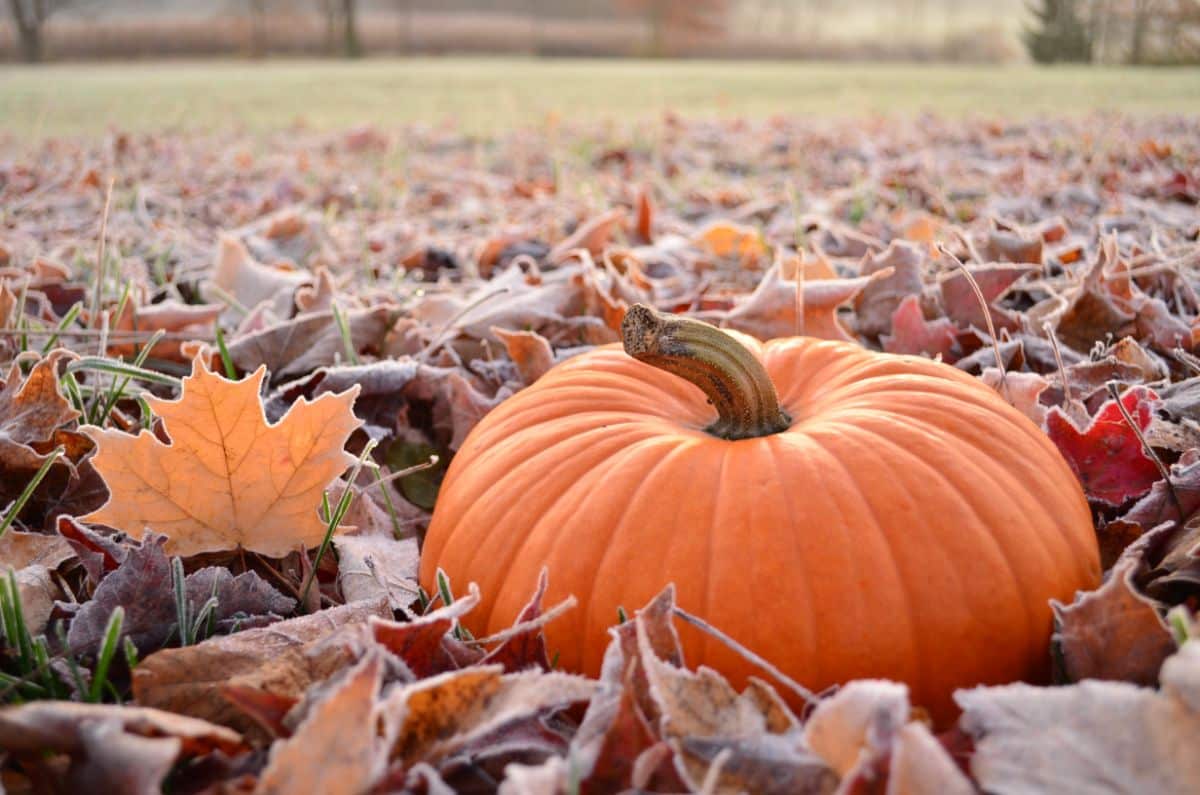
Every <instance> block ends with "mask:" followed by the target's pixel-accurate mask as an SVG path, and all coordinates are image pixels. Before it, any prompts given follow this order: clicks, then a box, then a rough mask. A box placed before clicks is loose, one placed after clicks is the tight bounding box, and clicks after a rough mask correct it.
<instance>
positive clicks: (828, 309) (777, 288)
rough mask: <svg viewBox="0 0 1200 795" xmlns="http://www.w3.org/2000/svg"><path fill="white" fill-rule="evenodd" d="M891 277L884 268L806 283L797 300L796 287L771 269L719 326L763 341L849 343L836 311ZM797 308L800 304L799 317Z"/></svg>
mask: <svg viewBox="0 0 1200 795" xmlns="http://www.w3.org/2000/svg"><path fill="white" fill-rule="evenodd" d="M891 275H892V269H891V268H883V269H881V270H878V271H875V272H874V273H872V274H870V275H869V276H860V277H858V278H856V279H819V280H816V281H805V282H804V289H803V290H802V292H803V296H802V298H800V299H797V296H796V283H795V282H794V281H788V280H785V279H783V278H782V277H781V276H780V274H779V268H778V267H772V268H770V269H769V270H768V271H767V272H766V273H765V274H764V275H763V278H762V281H761V282H759V284H758V287H756V288H755V289H754V292H753V293H751V294H750V295H749V296H747V297H746V298H745V299H743V300H741V301H739V302H738V304H737V306H735V307H734V308H733V309H731V310H729V311H728V312H727V313H726V314H725V317H724V319H723V320H722V322H721V325H722V326H724V327H726V328H732V329H737V330H738V331H744V332H746V333H747V334H753V335H754V336H756V337H758V338H759V339H763V340H769V339H774V338H776V337H791V336H795V335H797V334H801V335H803V336H806V337H817V338H818V339H825V340H850V339H853V337H851V336H850V333H849V332H848V331H846V328H845V327H844V326H843V325H842V323H841V321H839V320H838V317H837V310H838V307H840V306H842V305H843V304H845V303H847V302H848V301H851V300H852V299H853V298H854V297H855V296H856V295H858V294H859V292H861V291H862V290H863V288H865V287H866V286H867V285H868V284H870V283H871V282H873V281H877V280H881V279H886V278H888V277H889V276H891ZM800 304H803V312H802V313H801V309H800Z"/></svg>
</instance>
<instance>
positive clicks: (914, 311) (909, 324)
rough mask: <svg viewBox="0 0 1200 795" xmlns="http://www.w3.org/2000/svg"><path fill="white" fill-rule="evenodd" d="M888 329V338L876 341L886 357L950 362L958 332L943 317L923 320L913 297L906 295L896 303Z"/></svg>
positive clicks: (915, 297) (918, 305) (918, 303)
mask: <svg viewBox="0 0 1200 795" xmlns="http://www.w3.org/2000/svg"><path fill="white" fill-rule="evenodd" d="M891 329H892V333H891V335H887V334H884V335H883V336H882V337H881V338H880V341H881V342H882V343H883V349H884V350H885V351H887V352H888V353H907V354H923V355H925V356H929V357H934V356H940V357H942V360H943V361H947V362H951V361H953V357H952V353H953V351H954V347H955V341H956V340H957V339H958V328H957V327H956V326H955V325H954V323H952V322H951V321H949V320H947V319H946V318H944V317H942V318H938V319H937V320H926V319H925V314H924V312H923V311H922V310H921V299H920V298H918V297H917V296H915V295H910V296H908V297H907V298H905V299H904V300H903V301H901V302H900V305H899V306H898V307H897V308H896V312H895V314H894V315H892V322H891Z"/></svg>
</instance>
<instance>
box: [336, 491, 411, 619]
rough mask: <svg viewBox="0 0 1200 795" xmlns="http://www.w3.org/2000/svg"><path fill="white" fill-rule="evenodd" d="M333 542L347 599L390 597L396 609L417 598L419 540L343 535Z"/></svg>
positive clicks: (389, 600) (389, 601) (406, 605)
mask: <svg viewBox="0 0 1200 795" xmlns="http://www.w3.org/2000/svg"><path fill="white" fill-rule="evenodd" d="M359 499H362V500H367V499H370V498H369V497H366V496H365V495H364V496H363V497H360V498H359ZM333 543H334V546H335V547H337V552H338V583H339V584H340V585H341V587H342V594H343V595H344V596H345V597H346V601H347V602H358V601H361V600H363V599H370V600H372V601H374V600H376V599H379V598H380V597H386V598H387V600H388V604H390V605H391V606H392V609H393V610H403V609H405V608H406V607H408V606H409V605H410V604H412V603H413V602H414V601H416V598H417V590H418V587H417V558H418V553H417V541H416V539H414V538H408V539H404V540H403V541H398V540H396V539H394V538H392V537H390V536H378V535H371V536H363V535H339V536H338V537H337V538H335V539H334V540H333Z"/></svg>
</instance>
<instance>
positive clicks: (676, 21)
mask: <svg viewBox="0 0 1200 795" xmlns="http://www.w3.org/2000/svg"><path fill="white" fill-rule="evenodd" d="M617 6H618V7H619V8H621V9H623V10H626V11H632V12H635V13H640V14H641V15H642V16H643V18H644V19H645V20H646V25H647V27H649V28H650V46H649V51H650V54H651V55H654V56H656V57H657V56H662V55H666V54H667V52H668V39H669V38H670V37H671V36H673V35H676V34H684V35H692V36H694V35H697V34H700V35H703V34H712V33H715V32H717V31H720V30H722V29H724V26H725V22H726V21H727V18H728V15H729V6H730V0H617Z"/></svg>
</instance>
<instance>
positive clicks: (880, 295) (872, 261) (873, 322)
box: [854, 241, 925, 337]
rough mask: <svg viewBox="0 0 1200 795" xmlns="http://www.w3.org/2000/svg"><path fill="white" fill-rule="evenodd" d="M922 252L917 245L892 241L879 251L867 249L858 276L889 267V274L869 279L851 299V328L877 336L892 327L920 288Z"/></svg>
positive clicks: (896, 332) (894, 332) (897, 333)
mask: <svg viewBox="0 0 1200 795" xmlns="http://www.w3.org/2000/svg"><path fill="white" fill-rule="evenodd" d="M924 259H925V258H924V255H923V254H922V253H921V249H920V248H919V247H918V246H914V245H910V244H907V243H903V242H900V241H892V242H891V243H890V244H889V245H888V247H887V248H886V249H884V250H883V251H882V252H880V253H869V254H867V255H866V256H865V257H864V258H863V261H862V264H861V265H859V268H858V273H859V275H860V276H870V275H871V274H872V273H876V272H878V271H881V270H884V269H885V268H891V269H892V275H891V276H888V277H886V278H884V279H880V280H879V281H875V282H871V283H870V284H868V285H867V286H866V287H864V288H863V290H862V292H861V293H859V294H858V296H857V297H856V298H855V299H854V315H855V321H856V322H855V329H856V330H857V331H858V333H859V334H863V335H865V336H867V337H878V336H880V335H881V334H887V333H889V332H890V333H891V334H892V335H893V336H898V335H900V333H901V332H898V331H897V330H896V320H895V318H896V315H897V313H898V312H899V310H900V308H901V306H902V305H903V304H904V303H907V302H908V299H909V298H912V297H919V296H920V294H921V290H922V287H923V285H922V283H921V264H922V262H923V261H924Z"/></svg>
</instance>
